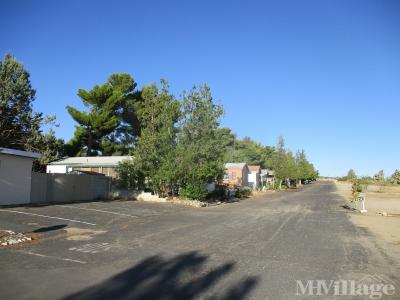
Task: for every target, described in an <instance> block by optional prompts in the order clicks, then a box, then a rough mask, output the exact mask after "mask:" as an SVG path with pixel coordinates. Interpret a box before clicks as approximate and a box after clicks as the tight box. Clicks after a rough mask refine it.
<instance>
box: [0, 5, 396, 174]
mask: <svg viewBox="0 0 400 300" xmlns="http://www.w3.org/2000/svg"><path fill="white" fill-rule="evenodd" d="M0 36H1V39H0V53H1V54H2V55H3V54H4V53H5V52H10V53H12V54H13V55H15V56H16V57H17V59H18V60H20V61H22V62H23V63H24V65H25V67H26V69H28V70H29V72H30V73H31V80H32V84H33V86H34V87H35V88H36V90H37V97H36V101H35V104H34V109H35V110H37V111H42V112H44V113H45V114H52V113H55V114H56V115H57V120H58V122H59V123H60V124H61V126H60V128H58V129H57V135H58V136H59V137H61V138H64V139H65V140H68V139H69V138H71V137H72V135H73V131H74V122H73V121H72V119H71V118H70V117H69V115H68V113H67V112H66V110H65V106H66V105H72V106H75V107H78V108H83V106H82V104H81V102H80V100H79V98H78V97H77V96H76V92H77V90H78V89H79V88H85V89H90V88H91V87H92V86H93V85H94V84H100V83H103V82H105V81H106V80H107V77H108V76H109V75H110V74H112V73H118V72H127V73H130V74H132V75H133V77H134V78H135V80H136V81H137V82H138V85H139V86H142V85H144V84H148V83H151V82H154V81H158V80H159V79H160V78H165V79H167V80H168V81H169V83H170V86H171V89H172V91H173V92H174V93H175V94H177V95H179V94H180V93H181V92H182V91H183V90H185V89H186V90H187V89H190V88H191V87H192V86H193V85H194V84H199V83H203V82H205V83H207V84H208V85H209V86H211V88H212V90H213V94H214V96H215V98H216V99H218V100H221V102H222V104H223V105H224V108H225V111H226V113H225V116H224V119H223V125H224V126H228V127H230V128H232V130H233V131H234V132H236V133H237V134H238V136H239V137H243V136H250V137H252V138H254V139H255V140H257V141H259V142H261V143H264V144H269V145H271V144H275V141H276V138H277V136H278V135H280V134H283V135H284V137H285V139H286V142H287V146H288V147H290V148H292V149H293V150H296V149H298V148H304V149H305V151H306V153H307V154H308V157H309V159H310V160H311V161H312V162H314V164H315V166H316V167H317V169H319V170H320V173H321V174H322V175H342V174H345V173H346V172H347V170H348V169H349V168H354V169H355V170H356V172H357V173H358V174H360V175H362V174H364V175H367V174H373V173H375V172H376V171H378V170H379V169H384V170H385V171H386V173H387V175H389V174H390V173H391V172H393V170H394V169H395V168H400V155H399V148H400V139H399V133H400V122H399V113H400V2H399V1H396V0H392V1H391V0H381V1H379V0H375V1H369V0H359V1H353V0H338V1H321V0H315V1H307V0H293V1H282V0H280V1H158V2H157V1H140V2H139V1H119V0H117V1H39V0H38V1H33V0H31V1H18V0H15V1H11V0H8V1H7V0H6V1H1V3H0Z"/></svg>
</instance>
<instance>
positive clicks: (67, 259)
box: [17, 250, 86, 264]
mask: <svg viewBox="0 0 400 300" xmlns="http://www.w3.org/2000/svg"><path fill="white" fill-rule="evenodd" d="M17 251H18V252H21V253H25V254H29V255H34V256H39V257H44V258H54V259H59V260H64V261H71V262H75V263H79V264H86V261H81V260H77V259H70V258H63V257H57V256H50V255H45V254H40V253H35V252H31V251H24V250H17Z"/></svg>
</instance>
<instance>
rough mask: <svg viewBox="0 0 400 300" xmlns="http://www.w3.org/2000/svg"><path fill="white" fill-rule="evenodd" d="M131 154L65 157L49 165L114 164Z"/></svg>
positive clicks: (129, 157)
mask: <svg viewBox="0 0 400 300" xmlns="http://www.w3.org/2000/svg"><path fill="white" fill-rule="evenodd" d="M127 159H132V156H81V157H67V158H63V159H60V160H57V161H53V162H51V163H50V164H49V165H69V166H70V165H80V166H85V165H87V166H89V165H90V166H108V165H109V166H116V165H118V164H119V163H120V162H122V161H123V160H127Z"/></svg>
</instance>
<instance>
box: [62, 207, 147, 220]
mask: <svg viewBox="0 0 400 300" xmlns="http://www.w3.org/2000/svg"><path fill="white" fill-rule="evenodd" d="M58 206H59V207H67V208H75V209H83V210H92V211H96V212H102V213H106V214H112V215H117V216H123V217H130V218H139V217H138V216H133V215H128V214H123V213H117V212H112V211H107V210H102V209H95V208H86V207H75V206H67V205H58Z"/></svg>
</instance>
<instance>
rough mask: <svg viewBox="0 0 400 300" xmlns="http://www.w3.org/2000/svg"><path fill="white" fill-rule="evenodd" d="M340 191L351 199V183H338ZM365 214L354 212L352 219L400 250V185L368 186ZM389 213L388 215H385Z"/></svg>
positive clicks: (347, 198)
mask: <svg viewBox="0 0 400 300" xmlns="http://www.w3.org/2000/svg"><path fill="white" fill-rule="evenodd" d="M336 187H337V191H338V193H339V194H340V195H341V196H343V197H344V198H345V199H346V200H348V201H349V206H352V205H353V204H352V203H350V199H351V184H350V183H344V182H337V183H336ZM365 195H366V209H367V210H368V212H367V213H365V214H359V213H357V214H352V215H351V219H352V221H353V222H354V223H356V224H357V225H358V226H361V227H365V228H367V229H368V230H370V231H371V232H372V233H374V234H375V235H376V236H377V237H379V238H381V239H382V240H383V241H385V242H386V243H388V244H389V245H394V246H397V247H396V248H395V250H396V251H400V249H399V248H400V230H399V229H400V187H381V186H373V185H372V186H368V189H367V191H366V192H365ZM385 215H387V216H385Z"/></svg>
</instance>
